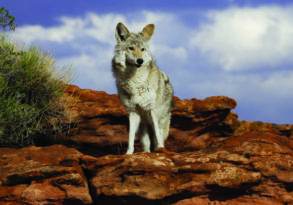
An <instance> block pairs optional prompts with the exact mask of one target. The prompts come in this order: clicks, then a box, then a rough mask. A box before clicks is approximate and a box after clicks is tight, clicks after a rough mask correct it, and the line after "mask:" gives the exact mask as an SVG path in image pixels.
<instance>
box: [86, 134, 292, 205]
mask: <svg viewBox="0 0 293 205" xmlns="http://www.w3.org/2000/svg"><path fill="white" fill-rule="evenodd" d="M277 139H279V141H278V140H277ZM285 141H287V142H288V139H286V138H282V137H281V136H278V135H274V134H262V133H247V134H245V135H241V136H234V137H230V138H228V139H226V140H225V141H223V142H222V143H221V144H218V145H215V147H211V148H209V149H204V150H202V151H195V152H185V153H175V152H169V151H166V150H160V151H158V152H157V153H136V154H133V155H108V156H104V157H99V158H92V159H88V160H85V165H84V166H85V168H86V169H88V170H89V171H90V172H92V176H91V177H90V180H89V181H90V184H91V186H92V189H93V194H94V196H93V198H95V200H96V201H97V202H100V203H101V204H103V203H105V204H138V203H142V204H164V203H167V202H168V203H167V204H173V203H174V204H178V205H181V204H183V205H184V204H194V205H197V204H211V203H215V204H231V205H232V204H264V205H265V204H286V203H287V204H290V203H293V192H292V173H293V152H292V149H290V147H289V146H288V143H286V142H285ZM186 198H188V199H186ZM163 202H164V203H163ZM98 204H99V203H98Z"/></svg>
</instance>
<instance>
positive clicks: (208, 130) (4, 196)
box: [0, 85, 293, 205]
mask: <svg viewBox="0 0 293 205" xmlns="http://www.w3.org/2000/svg"><path fill="white" fill-rule="evenodd" d="M64 103H66V104H67V105H68V116H67V119H64V125H65V126H70V127H71V129H70V132H69V133H67V135H66V136H58V139H61V143H63V144H66V145H70V146H73V147H75V148H78V149H79V151H77V150H76V149H74V148H68V147H66V146H62V145H53V146H50V147H35V146H32V147H27V148H22V149H16V148H0V205H1V204H13V205H15V204H33V205H35V204H107V205H111V204H112V205H119V204H132V205H137V204H140V205H144V204H152V205H153V204H155V205H156V204H176V205H201V204H219V205H234V204H235V205H244V204H256V205H271V204H277V205H278V204H288V205H289V204H293V191H292V190H293V189H292V185H293V151H292V149H293V142H292V139H293V137H292V134H293V132H292V130H293V126H292V125H275V124H270V123H262V122H248V121H239V120H238V117H237V115H236V114H235V113H233V112H231V110H232V109H234V108H235V106H236V102H235V101H234V100H233V99H230V98H228V97H223V96H218V97H209V98H206V99H204V100H198V99H190V100H180V99H179V98H177V97H174V108H173V112H172V123H171V131H170V136H169V138H168V140H167V142H166V149H161V150H157V151H156V152H154V153H142V152H139V150H140V146H139V144H138V143H137V146H136V150H137V153H135V154H134V155H117V154H121V153H124V152H125V148H126V144H127V137H128V128H127V127H128V119H127V113H126V112H125V110H124V108H123V106H122V105H121V104H120V102H119V99H118V97H117V96H116V95H108V94H107V93H105V92H97V91H93V90H87V89H80V88H79V87H77V86H73V85H71V86H68V88H67V91H66V95H65V97H64ZM58 142H59V143H60V141H58ZM80 151H81V152H80ZM84 153H87V154H91V156H89V155H85V154H84ZM109 154H110V155H109ZM113 154H116V155H113ZM89 187H90V188H91V192H90V191H89Z"/></svg>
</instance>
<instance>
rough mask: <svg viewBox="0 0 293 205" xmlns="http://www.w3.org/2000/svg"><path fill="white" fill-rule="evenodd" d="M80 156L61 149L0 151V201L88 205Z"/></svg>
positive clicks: (89, 200) (73, 151)
mask: <svg viewBox="0 0 293 205" xmlns="http://www.w3.org/2000/svg"><path fill="white" fill-rule="evenodd" d="M81 157H82V154H81V153H80V152H78V151H77V150H75V149H72V148H67V147H65V146H62V145H53V146H50V147H35V146H31V147H27V148H22V149H13V148H1V149H0V201H1V202H2V203H4V202H5V203H10V204H14V203H16V204H17V203H20V204H63V203H69V204H70V203H73V204H91V203H92V199H91V196H90V194H89V189H88V184H87V180H86V177H85V176H84V173H83V170H82V168H81V166H80V158H81Z"/></svg>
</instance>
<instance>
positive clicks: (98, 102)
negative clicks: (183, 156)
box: [64, 85, 238, 155]
mask: <svg viewBox="0 0 293 205" xmlns="http://www.w3.org/2000/svg"><path fill="white" fill-rule="evenodd" d="M66 93H67V97H68V98H73V99H74V100H73V101H74V103H72V104H71V107H70V110H71V112H70V113H69V116H70V118H71V123H72V125H75V127H74V129H72V130H71V132H70V133H69V136H70V137H67V138H65V139H64V140H65V141H66V142H67V143H70V144H74V145H76V146H78V147H79V148H80V149H82V150H85V149H88V147H91V148H92V150H91V153H92V154H93V153H94V154H96V155H103V154H117V153H119V154H121V153H124V152H125V149H126V144H127V141H128V117H127V113H126V111H125V109H124V107H123V106H122V105H121V103H120V101H119V98H118V97H117V95H108V94H106V93H105V92H98V91H94V90H87V89H80V88H79V87H77V86H73V85H70V86H68V88H67V91H66ZM235 106H236V102H235V101H234V100H233V99H231V98H228V97H224V96H218V97H209V98H206V99H204V100H197V99H191V100H180V99H179V98H177V97H174V109H173V115H172V122H171V124H172V125H171V131H170V136H169V138H168V140H167V142H166V146H167V149H169V150H172V151H177V152H178V151H179V152H181V151H187V150H190V151H191V150H198V149H202V148H204V147H207V146H208V145H209V144H211V143H213V142H214V141H216V140H218V138H213V136H214V135H217V136H224V135H228V134H229V133H231V131H232V130H233V127H235V126H236V125H237V123H238V121H237V116H236V115H235V114H233V113H231V112H230V110H231V109H233V108H235ZM72 116H74V117H72ZM85 147H86V148H85ZM137 150H140V146H139V143H137Z"/></svg>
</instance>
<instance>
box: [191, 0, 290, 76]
mask: <svg viewBox="0 0 293 205" xmlns="http://www.w3.org/2000/svg"><path fill="white" fill-rule="evenodd" d="M207 18H208V21H206V22H204V23H202V25H201V26H200V27H199V28H197V29H196V30H195V31H194V34H193V37H192V39H191V43H192V45H193V46H196V48H198V49H199V50H200V51H201V52H202V53H204V54H205V55H206V56H208V57H209V58H210V59H211V60H212V61H213V62H214V63H216V64H218V65H220V66H219V68H223V69H225V70H242V69H255V68H272V67H273V66H275V67H278V66H281V65H283V64H284V63H292V62H293V59H292V58H291V56H292V55H293V38H292V36H293V7H288V8H285V7H277V6H267V7H257V8H238V7H232V8H229V9H226V10H220V11H211V12H209V13H208V16H207Z"/></svg>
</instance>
